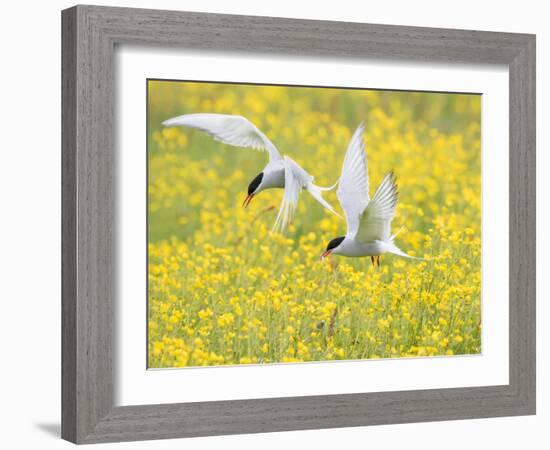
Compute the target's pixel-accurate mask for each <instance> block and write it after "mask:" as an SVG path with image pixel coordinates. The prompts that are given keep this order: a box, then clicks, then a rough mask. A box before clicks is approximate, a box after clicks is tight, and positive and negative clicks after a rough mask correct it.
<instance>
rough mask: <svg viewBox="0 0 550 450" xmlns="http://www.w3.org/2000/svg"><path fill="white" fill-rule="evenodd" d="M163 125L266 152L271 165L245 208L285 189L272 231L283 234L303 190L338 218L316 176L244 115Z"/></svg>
mask: <svg viewBox="0 0 550 450" xmlns="http://www.w3.org/2000/svg"><path fill="white" fill-rule="evenodd" d="M162 124H163V125H164V126H167V127H174V126H184V127H190V128H196V129H198V130H201V131H203V132H205V133H207V134H209V135H210V136H212V137H213V138H214V139H216V140H217V141H220V142H223V143H224V144H228V145H233V146H236V147H245V148H253V149H256V150H261V151H266V152H267V153H268V154H269V162H268V163H267V165H266V166H265V167H264V168H263V170H262V171H261V172H260V173H259V174H258V175H256V177H255V178H254V179H253V180H252V181H251V182H250V184H249V185H248V192H247V196H246V198H245V200H244V202H243V206H244V207H246V206H248V204H249V203H250V202H251V201H252V199H253V198H254V197H255V196H256V195H257V194H258V193H260V192H261V191H264V190H266V189H272V188H280V189H284V194H283V200H282V202H281V206H280V208H279V212H278V214H277V218H276V219H275V224H274V225H273V231H275V232H283V231H284V230H285V229H286V227H287V226H288V224H289V223H290V222H291V221H292V218H293V216H294V211H295V210H296V205H297V204H298V198H299V196H300V193H301V191H302V190H304V189H305V190H306V191H307V192H309V193H310V194H311V195H312V196H313V198H314V199H315V200H317V201H318V202H319V203H320V204H321V205H323V206H324V207H325V208H326V209H328V210H329V211H330V212H332V213H333V214H336V215H339V214H338V213H337V212H336V211H334V209H333V208H332V206H331V205H330V204H329V203H328V202H327V201H326V200H325V199H324V198H323V194H322V191H326V190H331V189H334V187H335V186H336V184H335V185H334V186H332V187H328V188H323V187H320V186H317V185H316V184H314V183H313V177H312V176H311V175H310V174H309V173H307V172H306V171H305V170H304V169H303V168H302V167H300V166H299V165H298V163H296V162H295V161H293V160H292V159H291V158H290V157H288V156H284V157H283V156H281V154H280V153H279V151H278V150H277V148H276V147H275V145H273V143H272V142H271V141H270V140H269V139H268V138H267V136H266V135H265V134H264V133H262V132H261V131H260V130H259V129H258V128H257V127H256V126H255V125H254V124H253V123H252V122H250V121H249V120H248V119H246V118H244V117H242V116H235V115H227V114H210V113H201V114H184V115H182V116H178V117H173V118H171V119H168V120H165V121H164V122H162Z"/></svg>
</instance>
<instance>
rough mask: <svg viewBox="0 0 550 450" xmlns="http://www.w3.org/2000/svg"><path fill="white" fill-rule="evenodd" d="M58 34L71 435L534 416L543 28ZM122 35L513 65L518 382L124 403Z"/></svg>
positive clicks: (148, 27) (173, 434)
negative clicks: (117, 106)
mask: <svg viewBox="0 0 550 450" xmlns="http://www.w3.org/2000/svg"><path fill="white" fill-rule="evenodd" d="M62 34H63V41H62V54H63V56H62V84H63V86H62V104H63V105H62V106H63V111H62V174H63V176H62V178H63V180H62V206H63V218H62V233H63V245H62V258H63V262H62V272H63V275H62V276H63V279H62V366H63V367H62V409H63V412H62V437H63V438H64V439H67V440H69V441H72V442H76V443H94V442H108V441H128V440H140V439H160V438H177V437H190V436H208V435H221V434H236V433H259V432H272V431H284V430H303V429H317V428H334V427H350V426H362V425H374V424H389V423H403V422H421V421H434V420H451V419H468V418H480V417H496V416H512V415H526V414H534V413H535V36H533V35H528V34H510V33H494V32H484V31H464V30H450V29H435V28H417V27H409V26H389V25H370V24H359V23H343V22H328V21H309V20H295V19H280V18H268V17H247V16H232V15H219V14H202V13H189V12H176V11H156V10H144V9H126V8H110V7H97V6H75V7H73V8H70V9H67V10H65V11H63V13H62ZM117 44H146V45H157V46H162V47H182V48H190V49H199V50H201V49H204V50H210V49H214V50H227V51H240V52H250V51H254V52H263V53H265V54H279V55H281V54H282V55H289V54H292V55H304V56H307V55H317V56H323V57H331V58H334V57H336V58H338V57H351V58H386V59H407V60H416V61H434V62H462V63H481V64H505V65H507V66H508V68H509V82H510V122H509V123H510V153H509V157H510V204H509V207H510V279H509V288H510V289H509V292H510V299H509V302H510V322H509V326H510V333H509V336H510V341H509V351H510V353H509V359H510V371H509V373H510V378H509V384H507V385H502V386H485V387H471V388H453V389H429V390H420V391H418V390H416V391H404V392H381V393H359V394H343V395H321V396H307V397H285V398H274V399H273V398H272V399H259V400H236V401H215V402H199V403H179V404H163V405H139V406H116V407H115V406H114V403H113V398H114V397H113V376H114V374H113V361H112V358H113V336H114V333H113V314H114V284H115V278H114V277H115V275H114V274H115V264H114V259H113V258H114V251H113V247H114V239H115V237H114V212H115V206H116V205H115V195H114V192H113V189H114V185H115V183H114V179H113V177H114V169H113V163H114V159H115V153H114V152H115V151H116V149H115V147H114V138H113V130H114V113H113V102H114V97H115V96H114V87H113V85H114V82H113V73H114V70H113V53H114V51H115V45H117ZM494 170H498V168H495V169H494Z"/></svg>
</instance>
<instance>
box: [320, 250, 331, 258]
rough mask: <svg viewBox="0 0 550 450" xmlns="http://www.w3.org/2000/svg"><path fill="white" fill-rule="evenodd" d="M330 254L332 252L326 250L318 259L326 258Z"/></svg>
mask: <svg viewBox="0 0 550 450" xmlns="http://www.w3.org/2000/svg"><path fill="white" fill-rule="evenodd" d="M331 253H332V250H327V251H325V252H323V254H322V255H321V258H320V259H323V258H326V257H327V256H329V255H330V254H331Z"/></svg>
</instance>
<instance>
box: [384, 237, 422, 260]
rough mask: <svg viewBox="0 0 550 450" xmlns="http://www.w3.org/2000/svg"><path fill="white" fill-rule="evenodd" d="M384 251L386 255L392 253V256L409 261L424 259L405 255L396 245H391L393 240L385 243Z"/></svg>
mask: <svg viewBox="0 0 550 450" xmlns="http://www.w3.org/2000/svg"><path fill="white" fill-rule="evenodd" d="M386 249H387V252H388V253H393V254H394V255H398V256H403V257H405V258H410V259H417V260H424V258H418V257H416V256H411V255H408V254H406V253H405V252H404V251H403V250H401V249H400V248H399V247H398V246H397V245H395V244H394V243H393V238H392V240H390V241H387V242H386Z"/></svg>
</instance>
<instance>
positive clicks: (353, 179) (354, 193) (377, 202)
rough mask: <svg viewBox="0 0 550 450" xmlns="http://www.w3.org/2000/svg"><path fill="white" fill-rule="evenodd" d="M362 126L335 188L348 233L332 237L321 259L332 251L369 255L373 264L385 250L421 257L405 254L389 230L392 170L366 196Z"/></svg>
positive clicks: (392, 212) (393, 189)
mask: <svg viewBox="0 0 550 450" xmlns="http://www.w3.org/2000/svg"><path fill="white" fill-rule="evenodd" d="M363 129H364V127H363V124H361V125H359V126H358V127H357V130H356V131H355V133H354V134H353V136H352V138H351V141H350V143H349V145H348V149H347V151H346V156H345V157H344V163H343V165H342V174H341V176H340V180H339V181H338V190H337V191H336V195H337V197H338V201H339V202H340V205H341V206H342V209H343V210H344V213H345V216H346V222H347V224H348V229H347V233H346V235H345V236H341V237H337V238H334V239H332V240H331V241H330V242H329V243H328V245H327V248H326V250H325V252H324V253H323V254H322V255H321V259H322V258H325V257H327V256H329V255H331V254H334V255H342V256H348V257H365V256H370V257H371V262H372V264H373V265H375V263H376V264H377V265H380V255H382V254H384V253H393V254H394V255H399V256H404V257H406V258H412V259H421V258H415V257H413V256H410V255H407V254H406V253H405V252H404V251H402V250H401V249H400V248H398V247H397V245H395V242H394V240H395V237H396V235H397V233H396V234H393V235H392V234H391V222H392V220H393V218H394V216H395V208H396V206H397V197H398V192H397V183H396V179H395V175H394V174H393V172H390V173H388V174H387V175H386V176H385V177H384V179H383V180H382V183H381V184H380V186H379V187H378V189H377V190H376V192H375V194H374V196H373V197H372V198H370V196H369V176H368V171H367V160H366V153H365V146H364V136H363Z"/></svg>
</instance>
